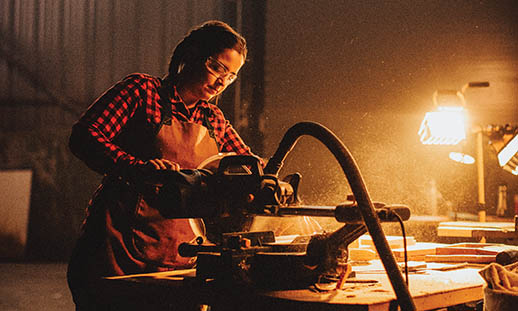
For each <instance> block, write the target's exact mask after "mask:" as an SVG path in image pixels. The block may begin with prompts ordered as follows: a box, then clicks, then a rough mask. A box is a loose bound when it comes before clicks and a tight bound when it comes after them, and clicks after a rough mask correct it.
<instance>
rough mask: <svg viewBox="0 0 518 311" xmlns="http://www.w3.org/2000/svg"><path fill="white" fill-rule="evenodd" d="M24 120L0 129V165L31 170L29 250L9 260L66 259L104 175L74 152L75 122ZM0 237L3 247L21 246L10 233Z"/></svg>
mask: <svg viewBox="0 0 518 311" xmlns="http://www.w3.org/2000/svg"><path fill="white" fill-rule="evenodd" d="M21 115H23V113H22V114H21ZM20 119H21V118H19V119H18V120H17V121H18V122H19V123H20V124H22V125H23V126H22V127H23V129H20V128H16V129H11V128H7V127H6V128H3V129H2V131H0V150H1V151H0V163H2V164H1V167H0V169H1V170H11V169H21V168H23V169H30V170H32V185H31V196H30V208H29V215H28V218H29V219H28V228H27V242H26V245H25V252H24V256H23V258H19V256H15V258H10V259H12V260H29V261H62V260H68V257H69V254H70V253H71V250H72V248H73V246H74V244H75V241H76V239H77V237H78V233H79V227H80V224H81V221H82V219H83V217H84V209H85V207H86V206H87V204H88V200H89V199H90V196H91V194H92V193H93V191H94V190H95V188H96V186H97V185H98V183H99V181H100V176H99V175H97V174H95V173H93V172H92V171H90V170H89V169H88V168H87V167H86V166H85V165H84V164H83V163H82V162H80V161H79V160H77V159H76V158H75V157H74V156H73V155H72V154H71V153H70V151H69V149H68V137H69V134H70V128H71V123H70V126H68V125H67V124H64V125H61V126H60V127H57V128H52V124H51V125H49V124H48V123H45V122H43V123H38V122H33V123H31V122H26V121H25V120H20ZM0 241H1V243H0V245H3V246H6V245H10V247H13V248H14V247H16V248H19V247H23V245H22V246H20V245H17V244H19V243H15V242H14V241H13V239H12V238H10V237H9V236H2V237H0ZM13 253H15V254H16V252H13ZM17 253H18V254H19V253H23V252H17ZM3 259H9V258H3Z"/></svg>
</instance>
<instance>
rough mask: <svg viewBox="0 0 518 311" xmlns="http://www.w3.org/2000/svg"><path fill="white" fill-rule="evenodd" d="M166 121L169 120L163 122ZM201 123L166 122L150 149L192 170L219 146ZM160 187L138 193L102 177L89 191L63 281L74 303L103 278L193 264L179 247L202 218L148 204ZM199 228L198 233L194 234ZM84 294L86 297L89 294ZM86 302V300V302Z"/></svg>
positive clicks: (156, 186)
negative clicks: (167, 213)
mask: <svg viewBox="0 0 518 311" xmlns="http://www.w3.org/2000/svg"><path fill="white" fill-rule="evenodd" d="M168 123H169V124H168ZM211 136H213V135H209V130H207V128H206V127H204V126H202V125H200V124H194V123H187V122H181V121H177V120H167V122H162V126H161V128H160V130H159V132H158V134H157V135H156V140H155V142H154V145H155V146H154V147H155V148H156V150H157V151H158V152H157V154H158V155H159V156H161V158H164V159H168V160H170V161H173V162H176V163H178V164H180V166H181V168H183V169H194V168H197V167H198V165H199V164H200V163H202V162H203V161H204V160H205V159H207V158H208V157H210V156H213V155H216V154H218V146H217V143H216V141H215V139H214V138H212V137H211ZM159 188H160V185H154V186H152V187H146V189H145V190H143V191H135V188H134V187H132V186H131V185H129V184H128V183H127V182H125V181H123V180H121V179H120V178H118V179H117V178H112V179H110V178H105V180H104V181H103V184H102V185H101V186H100V187H99V189H98V190H97V193H96V194H95V195H94V198H93V199H92V200H93V201H92V202H91V207H90V211H89V215H88V217H87V219H86V222H85V225H84V227H83V234H82V236H81V237H80V238H79V240H78V243H77V245H76V248H75V250H74V252H73V254H72V258H71V260H70V263H69V267H68V282H69V287H70V289H71V292H72V295H73V297H74V301H75V302H76V305H79V304H81V303H82V302H85V300H86V301H87V300H90V299H91V298H92V295H96V293H95V288H96V287H97V286H96V284H98V281H99V280H100V279H101V277H102V276H113V275H125V274H133V273H142V272H156V271H167V270H174V269H184V268H192V267H193V266H194V260H195V258H189V257H181V256H180V255H179V254H178V246H179V245H180V244H181V243H183V242H191V241H193V240H194V239H195V238H196V237H198V236H199V235H200V234H203V232H200V231H202V230H197V228H198V229H199V228H200V226H199V224H200V223H201V224H203V222H202V221H201V219H198V220H196V219H170V218H166V217H164V216H162V214H161V213H160V212H159V210H158V209H157V208H155V207H154V206H153V202H154V200H155V199H156V196H157V194H158V190H159ZM197 231H198V232H197ZM88 297H89V298H88ZM87 303H90V302H87Z"/></svg>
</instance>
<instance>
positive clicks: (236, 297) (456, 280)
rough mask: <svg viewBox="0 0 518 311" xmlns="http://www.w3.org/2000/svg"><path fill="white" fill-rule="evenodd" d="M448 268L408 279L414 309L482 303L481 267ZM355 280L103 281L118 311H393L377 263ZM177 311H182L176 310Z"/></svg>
mask: <svg viewBox="0 0 518 311" xmlns="http://www.w3.org/2000/svg"><path fill="white" fill-rule="evenodd" d="M444 266H446V265H444V264H442V265H441V264H434V263H427V269H425V270H421V271H419V273H411V274H410V276H409V277H410V280H409V281H410V287H409V288H410V293H411V295H412V296H413V299H414V303H415V304H416V307H417V309H418V310H431V309H437V308H444V307H448V306H453V305H458V304H464V303H468V302H472V301H479V300H482V299H483V286H484V281H483V280H482V278H481V277H480V276H479V274H478V270H479V269H480V267H467V268H466V267H465V268H461V269H456V270H450V271H437V270H431V268H437V267H439V268H441V267H444ZM353 271H355V272H356V277H355V279H357V280H376V281H378V282H377V283H349V282H348V283H346V284H345V287H344V289H341V290H330V291H327V292H325V291H324V292H321V291H317V290H314V289H311V288H304V289H291V290H256V289H250V288H246V287H242V286H233V287H228V286H220V285H218V284H217V283H216V282H214V281H212V282H204V283H200V282H199V281H196V279H195V278H193V276H194V270H183V271H174V272H160V273H150V274H144V275H133V276H131V275H130V276H124V277H117V278H111V279H106V280H105V282H104V285H105V286H104V292H105V293H106V296H107V297H110V298H109V300H110V302H109V303H110V304H111V305H113V306H114V309H117V310H119V309H120V310H137V309H140V310H146V309H147V310H176V309H175V308H174V306H179V305H185V304H186V303H187V304H188V303H199V304H207V305H211V306H212V310H213V311H217V310H250V311H251V310H268V311H274V310H311V311H317V310H389V308H390V307H391V306H392V308H390V310H393V306H394V305H395V294H394V292H393V290H392V287H391V285H390V282H389V280H388V278H387V276H386V274H385V272H384V270H383V267H382V265H381V263H380V262H379V261H373V262H372V263H371V264H370V265H368V266H354V267H353ZM180 309H181V308H180Z"/></svg>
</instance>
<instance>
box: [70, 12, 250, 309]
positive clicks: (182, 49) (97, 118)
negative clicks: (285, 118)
mask: <svg viewBox="0 0 518 311" xmlns="http://www.w3.org/2000/svg"><path fill="white" fill-rule="evenodd" d="M246 54H247V48H246V41H245V39H244V38H243V37H242V36H241V35H239V34H238V33H237V32H235V31H234V30H233V29H232V28H231V27H230V26H228V25H227V24H225V23H223V22H219V21H209V22H206V23H204V24H202V25H200V26H198V27H196V28H194V29H192V30H191V31H190V32H189V33H188V34H187V36H186V37H184V38H183V40H181V41H180V43H179V44H178V45H177V46H176V48H175V50H174V52H173V55H172V57H171V61H170V64H169V73H168V75H167V76H166V77H165V78H164V79H160V78H157V77H153V76H150V75H146V74H132V75H129V76H128V77H126V78H125V79H123V80H122V81H120V82H118V83H117V84H115V85H114V86H113V87H112V88H111V89H109V90H108V91H107V92H106V93H104V94H103V95H102V96H101V97H100V98H99V99H97V100H96V101H95V102H94V103H93V104H92V106H90V107H89V108H88V110H87V111H86V112H85V113H84V115H83V116H82V117H81V118H80V120H79V121H78V122H77V123H76V124H75V125H74V127H73V129H72V134H71V137H70V148H71V150H72V152H73V153H74V154H75V155H76V156H77V157H78V158H80V159H81V160H83V161H84V162H85V163H86V164H87V165H88V166H89V167H90V168H91V169H93V170H95V171H96V172H99V173H101V174H103V175H105V177H104V179H103V182H102V184H101V186H100V187H99V189H98V190H97V191H96V193H95V195H94V197H93V199H92V201H91V202H90V205H89V207H88V209H87V217H86V220H85V222H84V225H83V228H82V229H83V230H82V235H81V237H80V239H79V241H78V243H77V246H76V249H75V251H74V254H73V255H72V258H71V260H70V263H69V269H68V281H69V286H70V289H71V292H72V295H73V297H74V302H75V303H76V306H77V308H78V309H81V310H83V309H96V307H98V306H99V304H100V303H102V302H99V301H97V302H96V299H97V300H98V297H99V295H98V292H96V289H97V288H98V286H97V285H96V284H97V282H98V281H99V280H100V279H101V277H102V276H112V275H124V274H133V273H139V272H153V271H166V270H172V269H179V268H188V267H192V265H193V262H192V259H190V258H183V257H181V256H179V255H178V253H177V248H178V245H179V244H180V243H181V242H185V241H190V240H192V239H193V238H194V237H196V233H193V232H192V230H191V229H192V226H191V225H190V223H189V221H188V220H184V219H168V218H166V217H163V216H162V213H160V211H159V210H158V208H157V207H156V206H154V201H155V199H156V195H157V191H156V189H157V188H156V187H152V186H142V184H143V183H142V182H141V181H142V180H145V179H146V177H147V176H148V175H152V174H149V173H151V171H153V170H180V169H193V168H196V167H197V166H198V165H199V164H200V163H201V162H202V161H203V160H205V159H206V158H208V157H210V156H213V155H215V154H217V153H218V152H235V153H237V154H252V153H251V151H250V148H249V147H248V146H246V145H245V144H244V143H243V141H242V140H241V138H240V137H239V135H238V134H237V132H236V131H235V130H234V129H233V128H232V126H231V125H230V124H229V122H228V121H227V120H226V119H225V118H224V116H223V114H222V112H221V110H220V109H219V108H218V107H217V106H215V105H213V104H211V103H209V101H210V100H212V99H214V98H216V97H217V96H218V95H219V94H221V92H223V90H225V88H226V87H227V86H228V85H230V84H231V83H232V82H234V81H235V79H236V78H237V74H238V73H239V70H240V69H241V67H242V66H243V64H244V62H245V59H246ZM139 185H140V186H139Z"/></svg>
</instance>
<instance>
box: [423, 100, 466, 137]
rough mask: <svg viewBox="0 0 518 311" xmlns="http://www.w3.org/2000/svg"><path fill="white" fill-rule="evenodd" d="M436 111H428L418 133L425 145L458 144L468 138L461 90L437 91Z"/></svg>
mask: <svg viewBox="0 0 518 311" xmlns="http://www.w3.org/2000/svg"><path fill="white" fill-rule="evenodd" d="M433 102H434V105H435V107H436V111H432V112H427V113H426V114H425V116H424V119H423V122H421V126H420V127H419V131H418V132H417V134H418V135H419V137H420V140H421V143H423V144H425V145H456V144H458V143H459V142H461V141H463V140H465V139H466V111H465V109H464V96H463V95H462V93H460V92H454V91H440V92H439V91H436V92H435V93H434V95H433Z"/></svg>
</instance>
